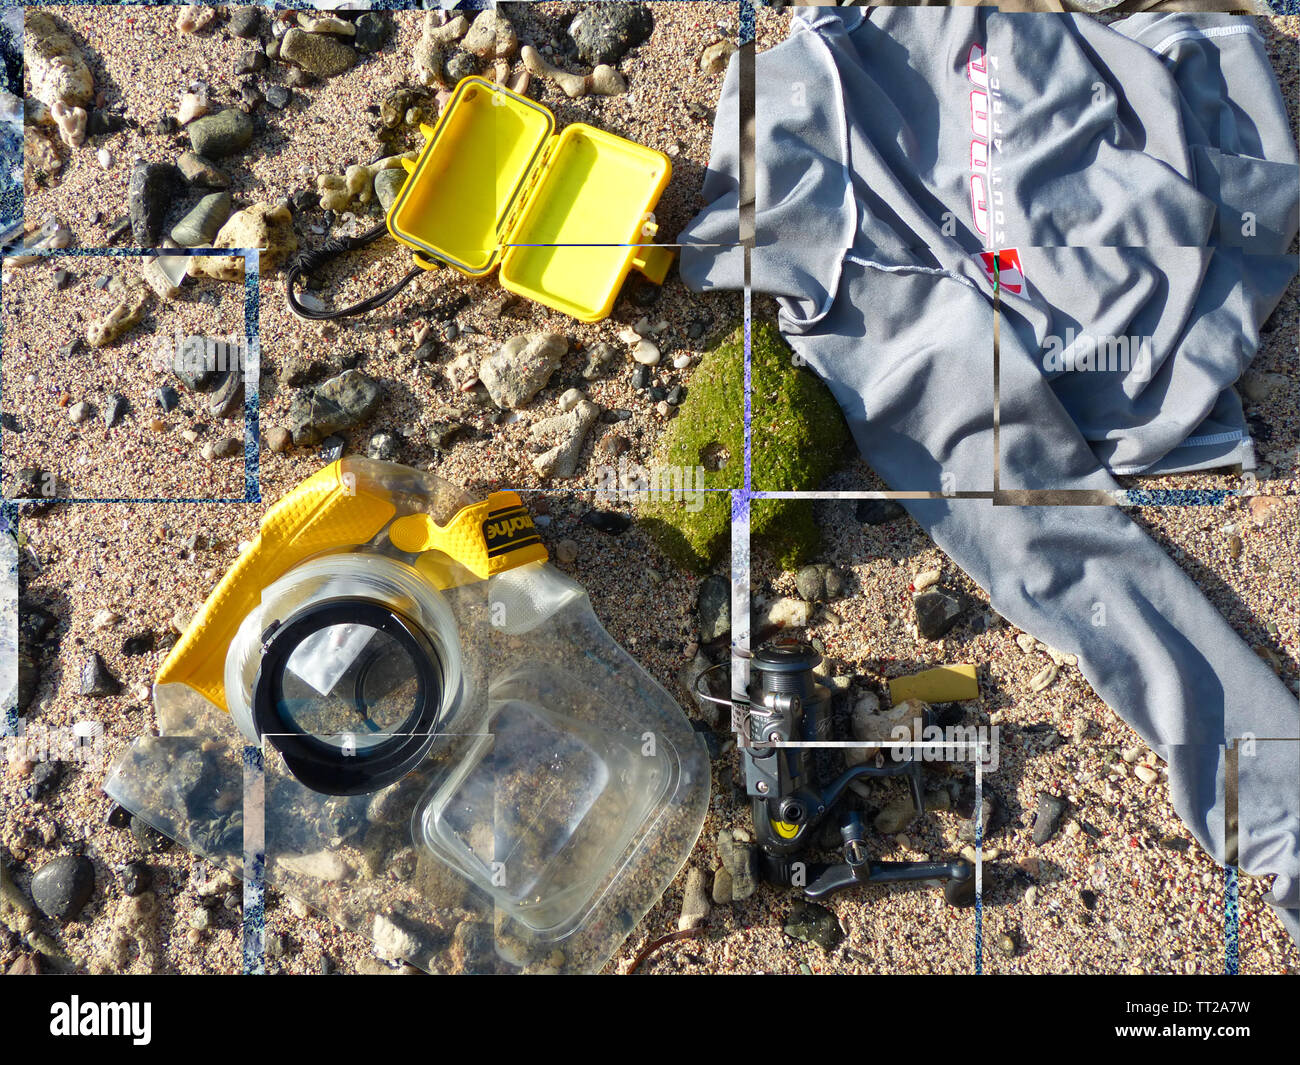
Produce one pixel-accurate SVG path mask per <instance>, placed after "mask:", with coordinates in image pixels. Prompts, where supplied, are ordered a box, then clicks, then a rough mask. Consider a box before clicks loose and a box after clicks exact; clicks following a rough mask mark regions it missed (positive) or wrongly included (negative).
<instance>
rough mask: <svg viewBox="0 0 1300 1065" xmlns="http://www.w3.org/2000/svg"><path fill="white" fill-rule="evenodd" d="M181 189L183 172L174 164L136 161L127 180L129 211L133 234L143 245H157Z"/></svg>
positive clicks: (146, 246) (140, 245)
mask: <svg viewBox="0 0 1300 1065" xmlns="http://www.w3.org/2000/svg"><path fill="white" fill-rule="evenodd" d="M180 188H181V173H180V171H179V170H177V169H176V167H174V166H173V165H172V164H171V163H137V164H136V165H135V167H134V168H133V169H132V171H131V178H130V181H129V182H128V183H127V189H126V203H127V214H128V216H129V217H130V219H131V236H132V239H133V240H134V241H135V243H136V244H137V245H138V246H139V247H141V248H153V247H156V246H157V245H158V243H159V241H160V240H161V238H162V226H163V218H164V217H166V215H167V211H168V209H169V208H170V207H171V206H172V204H173V203H174V202H175V199H176V196H177V195H178V194H179V192H180Z"/></svg>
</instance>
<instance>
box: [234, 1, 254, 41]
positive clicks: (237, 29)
mask: <svg viewBox="0 0 1300 1065" xmlns="http://www.w3.org/2000/svg"><path fill="white" fill-rule="evenodd" d="M228 25H229V29H230V32H231V33H232V34H234V36H236V37H239V38H241V39H242V40H251V39H252V38H254V37H256V36H257V32H258V30H260V29H261V27H262V13H261V11H260V10H259V9H258V8H256V7H237V8H235V9H234V10H233V11H232V12H231V13H230V22H229V24H228Z"/></svg>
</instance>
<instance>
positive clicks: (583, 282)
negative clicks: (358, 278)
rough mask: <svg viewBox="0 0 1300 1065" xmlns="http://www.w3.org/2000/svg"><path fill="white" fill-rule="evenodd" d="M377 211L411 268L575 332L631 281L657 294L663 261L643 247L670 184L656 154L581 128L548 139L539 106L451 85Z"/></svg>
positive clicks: (487, 86)
mask: <svg viewBox="0 0 1300 1065" xmlns="http://www.w3.org/2000/svg"><path fill="white" fill-rule="evenodd" d="M420 129H421V132H422V133H423V134H424V136H425V138H426V144H425V146H424V149H423V151H421V152H420V155H419V157H418V158H417V159H416V160H415V162H413V163H410V162H404V163H403V166H405V167H406V170H407V174H408V177H407V179H406V182H405V184H404V185H403V186H402V189H401V192H400V193H399V194H398V196H397V199H396V200H395V201H394V202H393V206H392V207H391V208H390V209H389V211H388V217H387V223H388V231H389V232H390V233H391V234H392V235H393V237H394V238H395V239H396V240H398V241H400V242H401V243H403V244H405V245H406V246H407V247H409V248H411V249H412V250H413V251H414V252H415V256H414V257H415V261H416V263H417V264H419V265H420V266H423V267H425V268H432V267H434V266H436V265H437V264H439V263H445V264H447V265H448V266H451V267H454V268H455V269H456V270H459V271H460V272H461V273H463V274H466V275H468V276H470V277H482V276H484V275H486V274H489V273H491V272H492V271H493V270H494V269H497V268H499V269H500V274H499V275H498V276H499V279H500V282H501V285H502V287H504V288H506V289H508V290H510V291H511V292H515V293H518V294H519V295H521V296H525V297H527V298H528V299H530V300H536V301H537V302H538V303H542V304H545V305H546V306H547V307H552V308H554V309H555V310H557V311H562V312H563V313H565V314H567V315H570V316H571V317H574V318H577V319H578V320H579V321H583V322H597V321H600V320H601V319H602V318H606V317H608V315H609V313H610V311H611V310H612V309H613V306H614V301H615V299H617V298H618V293H619V289H620V288H621V287H622V285H623V282H624V280H625V279H626V278H627V275H628V273H629V272H630V271H632V270H638V271H640V273H642V274H643V275H645V276H646V277H647V278H648V279H649V280H651V281H653V282H654V283H655V284H662V283H663V279H664V276H665V274H666V273H667V272H668V266H669V264H670V263H671V262H672V257H673V252H672V250H671V249H670V248H667V247H664V246H663V245H659V244H654V243H649V242H650V241H652V240H653V238H654V236H655V234H656V232H657V231H658V227H657V225H656V224H655V221H654V207H655V204H656V203H658V201H659V197H660V196H661V195H662V194H663V191H664V189H665V188H666V187H667V185H668V181H669V178H670V177H671V176H672V163H671V162H670V161H669V159H668V157H667V156H666V155H664V154H663V153H662V152H658V151H655V150H654V149H653V148H647V147H645V146H644V145H642V144H637V143H635V142H634V141H630V140H627V139H625V138H623V137H617V136H615V135H614V134H612V133H607V132H605V131H604V130H600V129H597V128H595V127H594V126H588V125H585V124H584V123H581V122H576V123H573V124H572V125H569V126H567V127H566V128H565V129H564V130H563V131H562V132H560V133H556V130H555V116H554V115H553V114H552V113H551V112H550V111H549V110H548V109H547V108H545V107H543V106H542V105H541V104H539V103H536V102H535V101H533V100H530V99H528V98H527V97H525V96H520V95H519V94H517V93H513V92H511V91H510V90H509V89H506V88H503V87H502V86H500V85H494V84H492V83H491V82H489V81H485V80H484V79H482V78H478V77H469V78H464V79H462V80H461V81H460V82H459V84H457V86H456V89H455V91H454V92H453V93H452V96H451V99H450V100H449V101H448V102H447V105H446V107H444V108H443V110H442V114H441V116H440V117H439V119H438V122H437V124H436V125H435V126H433V127H429V126H423V125H422V126H421V127H420Z"/></svg>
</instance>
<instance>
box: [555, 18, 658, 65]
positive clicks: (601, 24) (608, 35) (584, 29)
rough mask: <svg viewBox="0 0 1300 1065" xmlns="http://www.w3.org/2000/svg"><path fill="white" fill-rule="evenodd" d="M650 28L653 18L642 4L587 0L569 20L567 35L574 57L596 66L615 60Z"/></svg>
mask: <svg viewBox="0 0 1300 1065" xmlns="http://www.w3.org/2000/svg"><path fill="white" fill-rule="evenodd" d="M653 29H654V18H653V17H652V16H651V14H650V9H649V8H647V7H646V6H645V5H644V4H591V5H588V6H587V7H584V8H583V9H582V10H581V11H580V12H579V13H578V14H577V15H576V16H575V17H574V19H573V21H572V22H570V23H569V36H570V37H571V38H572V39H573V43H574V45H576V46H577V51H578V58H579V59H581V60H582V61H583V62H584V63H587V64H589V65H591V66H596V65H597V64H598V63H609V64H615V63H617V62H618V61H619V60H620V59H622V58H623V56H624V55H626V54H627V52H628V51H629V50H631V49H632V48H635V47H637V46H638V45H640V44H644V43H645V42H646V41H647V40H649V38H650V34H651V32H652V31H653Z"/></svg>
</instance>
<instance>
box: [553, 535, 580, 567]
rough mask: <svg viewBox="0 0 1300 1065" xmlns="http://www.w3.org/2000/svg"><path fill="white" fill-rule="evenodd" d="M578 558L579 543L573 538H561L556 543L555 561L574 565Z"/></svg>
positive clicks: (564, 564) (565, 564) (563, 564)
mask: <svg viewBox="0 0 1300 1065" xmlns="http://www.w3.org/2000/svg"><path fill="white" fill-rule="evenodd" d="M577 560H578V545H577V544H576V543H575V542H574V541H572V540H561V541H560V542H559V543H558V544H556V545H555V561H556V562H558V563H559V564H560V565H562V566H569V565H572V564H573V563H574V562H576V561H577Z"/></svg>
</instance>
